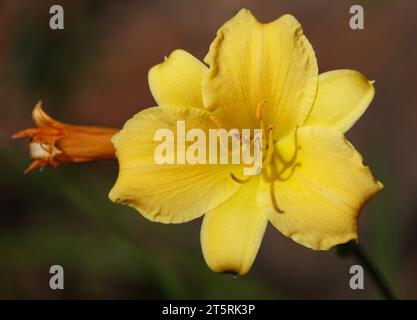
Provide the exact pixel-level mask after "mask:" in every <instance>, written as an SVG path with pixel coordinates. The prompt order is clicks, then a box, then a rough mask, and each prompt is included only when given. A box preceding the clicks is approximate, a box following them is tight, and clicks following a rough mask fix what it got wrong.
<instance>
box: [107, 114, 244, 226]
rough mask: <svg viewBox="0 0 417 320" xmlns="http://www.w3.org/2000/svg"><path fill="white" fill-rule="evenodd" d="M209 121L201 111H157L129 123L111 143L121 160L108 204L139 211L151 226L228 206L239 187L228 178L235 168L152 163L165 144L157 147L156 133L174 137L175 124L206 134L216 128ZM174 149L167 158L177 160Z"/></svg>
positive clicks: (190, 218)
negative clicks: (163, 131) (169, 132)
mask: <svg viewBox="0 0 417 320" xmlns="http://www.w3.org/2000/svg"><path fill="white" fill-rule="evenodd" d="M208 118H209V115H208V113H207V111H205V110H203V109H198V108H181V107H154V108H149V109H146V110H144V111H142V112H140V113H138V114H137V115H135V116H134V117H133V118H132V119H130V120H129V121H127V122H126V124H125V126H124V128H123V129H122V130H121V131H120V132H119V133H118V134H116V135H115V136H114V137H113V139H112V141H113V143H114V145H115V148H116V156H117V158H118V160H119V176H118V178H117V181H116V184H115V186H114V187H113V189H112V190H111V192H110V195H109V197H110V199H111V200H112V201H114V202H118V203H122V204H127V205H129V206H131V207H133V208H135V209H137V210H138V211H139V212H140V213H141V214H143V215H144V216H145V217H146V218H148V219H149V220H152V221H158V222H163V223H181V222H186V221H189V220H192V219H194V218H197V217H199V216H201V215H202V214H204V213H205V212H208V211H210V210H212V209H213V208H215V207H217V206H218V205H219V204H220V203H222V202H224V201H225V200H227V199H228V198H229V197H230V196H231V195H232V194H234V193H235V192H236V191H237V190H238V188H239V187H240V185H239V184H238V183H236V182H235V181H233V179H231V177H230V172H232V170H233V168H234V167H233V166H231V165H230V166H229V165H209V164H207V165H204V164H195V165H191V164H178V162H177V161H176V162H175V164H157V163H156V162H155V158H154V152H155V149H156V148H157V146H158V145H160V144H161V143H162V142H161V141H154V135H155V133H156V132H157V130H158V129H161V128H166V129H170V130H172V131H173V133H174V134H175V135H176V128H177V123H176V122H177V120H183V121H185V124H186V127H185V130H189V129H192V128H201V129H202V130H204V131H205V132H207V130H208V129H209V128H213V127H214V124H213V123H212V122H211V121H210V120H209V119H208ZM175 142H177V139H175ZM188 144H189V143H187V145H186V147H188ZM176 148H177V144H175V147H174V149H169V150H167V152H166V154H169V155H171V154H174V155H175V154H176V151H175V150H176Z"/></svg>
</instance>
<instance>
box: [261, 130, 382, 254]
mask: <svg viewBox="0 0 417 320" xmlns="http://www.w3.org/2000/svg"><path fill="white" fill-rule="evenodd" d="M298 135H299V136H298V140H299V146H300V150H299V153H298V158H297V162H299V163H300V167H298V168H296V169H295V171H294V174H293V175H292V176H291V178H290V179H289V180H287V181H278V180H276V182H275V199H276V202H277V204H278V206H279V208H280V209H281V210H283V211H284V213H278V212H276V211H274V210H273V209H271V196H270V192H269V191H270V189H269V188H270V185H269V184H267V183H266V182H264V181H263V182H262V183H261V186H260V190H261V191H260V192H259V193H258V201H259V203H260V204H262V206H263V207H265V208H266V211H267V213H268V215H269V219H270V221H271V223H272V224H273V225H274V226H275V227H276V228H277V229H278V230H279V231H281V232H282V233H283V234H284V235H286V236H288V237H291V238H292V239H293V240H294V241H296V242H298V243H300V244H302V245H304V246H306V247H309V248H312V249H316V250H327V249H329V248H330V247H332V246H334V245H337V244H340V243H345V242H347V241H349V240H352V239H357V238H358V235H357V222H358V216H359V213H360V211H361V209H362V207H363V206H364V205H365V203H366V202H367V201H368V200H369V199H370V198H371V197H372V196H373V195H374V194H375V193H376V192H377V191H379V190H380V189H381V188H382V187H383V186H382V184H381V183H380V182H378V181H376V180H375V178H374V177H373V176H372V174H371V172H370V170H369V168H368V167H365V166H363V164H362V157H361V155H360V154H359V153H358V152H357V151H356V150H355V149H354V148H353V146H352V145H351V144H350V143H349V142H348V141H347V140H345V138H344V136H343V134H342V133H340V132H337V131H335V130H331V129H327V128H323V127H313V126H312V127H303V128H301V129H300V130H299V132H298ZM278 147H279V150H280V151H283V152H284V153H285V152H286V151H288V150H291V149H292V148H293V139H292V138H288V139H287V138H286V139H285V140H283V141H282V142H280V143H279V145H278Z"/></svg>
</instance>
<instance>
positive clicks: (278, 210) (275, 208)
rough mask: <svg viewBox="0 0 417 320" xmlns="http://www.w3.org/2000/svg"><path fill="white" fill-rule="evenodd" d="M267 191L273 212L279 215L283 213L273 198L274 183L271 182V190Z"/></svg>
mask: <svg viewBox="0 0 417 320" xmlns="http://www.w3.org/2000/svg"><path fill="white" fill-rule="evenodd" d="M269 191H270V194H271V202H272V207H273V208H274V210H275V211H276V212H278V213H281V214H282V213H284V212H285V211H283V210H281V208H280V207H279V206H278V203H277V199H276V197H275V181H273V182H271V188H270V189H269Z"/></svg>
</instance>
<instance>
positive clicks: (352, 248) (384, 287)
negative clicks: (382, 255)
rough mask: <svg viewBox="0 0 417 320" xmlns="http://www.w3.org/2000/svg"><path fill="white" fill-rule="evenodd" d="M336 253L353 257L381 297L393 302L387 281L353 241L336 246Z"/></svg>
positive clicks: (393, 297)
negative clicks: (363, 269) (368, 275)
mask: <svg viewBox="0 0 417 320" xmlns="http://www.w3.org/2000/svg"><path fill="white" fill-rule="evenodd" d="M338 252H339V254H340V255H342V256H346V255H353V256H355V258H356V259H357V260H358V261H359V263H360V264H361V265H362V267H364V268H365V270H366V271H367V272H368V273H369V274H370V275H371V277H372V279H373V281H374V283H375V285H376V286H377V288H378V290H379V292H380V294H381V296H382V297H383V298H384V299H387V300H394V299H395V296H394V294H393V292H392V290H391V288H390V287H389V285H388V283H387V281H386V280H385V279H384V278H383V276H382V275H381V273H380V272H379V270H378V269H377V268H376V266H375V264H374V263H373V262H372V261H371V259H370V258H369V256H368V255H367V254H366V253H365V251H364V250H363V249H362V248H361V246H359V244H358V243H356V242H355V241H350V242H348V243H346V244H344V245H340V246H338Z"/></svg>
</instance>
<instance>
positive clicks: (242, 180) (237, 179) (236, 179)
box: [230, 173, 253, 184]
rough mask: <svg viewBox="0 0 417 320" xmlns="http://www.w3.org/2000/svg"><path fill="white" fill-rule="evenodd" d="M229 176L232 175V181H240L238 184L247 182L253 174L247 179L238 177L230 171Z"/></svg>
mask: <svg viewBox="0 0 417 320" xmlns="http://www.w3.org/2000/svg"><path fill="white" fill-rule="evenodd" d="M230 176H231V177H232V179H233V180H234V181H236V182H237V183H240V184H245V183H248V182H249V181H250V180H251V179H252V177H253V176H250V177H249V178H247V179H240V178H238V177H236V176H235V175H234V174H233V173H231V174H230Z"/></svg>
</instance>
